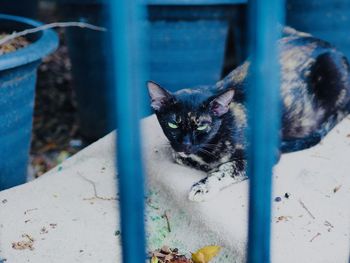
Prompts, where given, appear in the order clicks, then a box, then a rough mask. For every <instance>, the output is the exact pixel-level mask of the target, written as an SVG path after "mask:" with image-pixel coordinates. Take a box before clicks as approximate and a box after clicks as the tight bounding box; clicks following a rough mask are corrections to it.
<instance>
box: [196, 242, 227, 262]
mask: <svg viewBox="0 0 350 263" xmlns="http://www.w3.org/2000/svg"><path fill="white" fill-rule="evenodd" d="M220 249H221V247H219V246H206V247H202V248H201V249H199V250H197V251H196V252H195V253H193V254H192V260H193V261H194V263H208V262H209V261H210V260H212V258H213V257H215V256H216V255H217V254H218V253H219V251H220Z"/></svg>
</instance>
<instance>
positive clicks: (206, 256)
mask: <svg viewBox="0 0 350 263" xmlns="http://www.w3.org/2000/svg"><path fill="white" fill-rule="evenodd" d="M220 249H221V247H219V246H206V247H202V248H201V249H199V250H197V251H196V252H195V253H192V257H191V258H186V256H185V255H182V254H179V251H178V249H177V248H174V249H171V248H169V247H168V246H163V247H162V248H161V249H157V250H155V251H153V252H152V253H151V256H150V263H209V262H210V261H211V260H212V259H213V258H214V257H215V256H216V255H217V254H218V253H219V252H220Z"/></svg>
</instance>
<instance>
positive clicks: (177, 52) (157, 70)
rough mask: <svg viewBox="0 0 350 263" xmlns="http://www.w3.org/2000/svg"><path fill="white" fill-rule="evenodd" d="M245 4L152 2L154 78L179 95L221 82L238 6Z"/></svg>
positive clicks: (206, 0)
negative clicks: (228, 39)
mask: <svg viewBox="0 0 350 263" xmlns="http://www.w3.org/2000/svg"><path fill="white" fill-rule="evenodd" d="M245 2H246V1H244V0H236V1H235V0H231V1H230V0H226V1H225V0H224V1H213V0H192V1H190V0H179V1H174V0H149V1H147V3H148V6H149V19H150V23H151V25H150V41H151V50H150V75H151V79H152V80H155V81H157V82H159V83H160V84H162V85H164V86H165V87H167V88H168V89H170V90H172V91H175V90H178V89H181V88H186V87H193V86H197V85H208V84H210V85H211V84H213V83H215V82H216V81H218V80H219V79H220V78H221V74H222V71H223V66H224V57H225V47H226V40H227V37H228V32H229V26H230V22H231V21H233V19H234V18H235V17H236V15H237V14H236V11H237V10H236V9H235V4H242V3H245Z"/></svg>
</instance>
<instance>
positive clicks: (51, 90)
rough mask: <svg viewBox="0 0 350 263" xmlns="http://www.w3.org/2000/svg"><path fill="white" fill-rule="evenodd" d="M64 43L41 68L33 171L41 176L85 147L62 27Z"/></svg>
mask: <svg viewBox="0 0 350 263" xmlns="http://www.w3.org/2000/svg"><path fill="white" fill-rule="evenodd" d="M58 33H59V37H60V44H59V47H58V49H57V51H56V52H54V53H53V54H52V55H50V56H48V57H46V58H45V59H44V60H43V63H42V64H41V65H40V67H39V69H38V80H37V85H36V97H35V109H34V120H33V134H32V145H31V165H32V169H31V173H32V176H34V177H38V176H40V175H42V174H43V173H45V172H47V171H48V170H50V169H51V168H53V167H54V166H56V165H58V164H60V163H61V162H63V161H64V160H65V159H67V158H68V157H70V156H71V155H73V154H75V153H76V152H78V151H79V150H80V149H81V148H83V147H84V142H83V140H82V138H81V136H80V134H79V123H78V116H77V105H76V100H75V94H74V89H73V83H72V74H71V63H70V59H69V55H68V49H67V46H66V43H65V36H64V30H63V29H59V30H58Z"/></svg>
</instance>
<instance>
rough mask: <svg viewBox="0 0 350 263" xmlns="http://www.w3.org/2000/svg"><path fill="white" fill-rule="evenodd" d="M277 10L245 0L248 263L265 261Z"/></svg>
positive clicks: (275, 127)
mask: <svg viewBox="0 0 350 263" xmlns="http://www.w3.org/2000/svg"><path fill="white" fill-rule="evenodd" d="M283 8H284V1H283V0H269V1H264V0H251V1H250V2H249V22H250V34H249V37H250V38H249V41H250V49H249V50H250V54H251V72H250V73H251V75H250V78H249V83H250V85H249V90H248V112H249V124H248V127H250V130H249V134H248V141H249V143H250V147H249V151H248V174H249V177H250V187H249V194H250V199H249V234H248V238H249V240H248V262H249V263H257V262H259V263H262V262H263V263H266V262H270V220H271V180H272V167H273V165H274V164H275V162H276V152H277V149H278V145H279V144H278V141H279V138H278V134H279V125H280V97H279V66H278V62H277V60H278V59H277V57H278V51H277V39H278V38H279V37H280V32H279V29H280V27H279V26H278V24H279V23H281V22H282V19H283V18H284V10H283ZM281 24H282V23H281Z"/></svg>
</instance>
